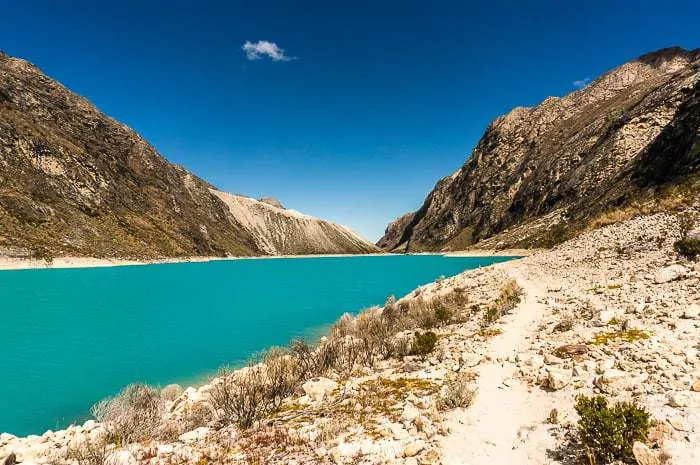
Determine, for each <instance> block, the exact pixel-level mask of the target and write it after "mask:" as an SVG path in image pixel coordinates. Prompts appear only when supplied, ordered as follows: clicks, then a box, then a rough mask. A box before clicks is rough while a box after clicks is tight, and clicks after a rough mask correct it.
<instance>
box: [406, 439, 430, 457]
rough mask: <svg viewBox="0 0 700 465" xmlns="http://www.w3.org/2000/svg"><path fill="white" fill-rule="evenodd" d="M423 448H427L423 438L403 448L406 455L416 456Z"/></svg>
mask: <svg viewBox="0 0 700 465" xmlns="http://www.w3.org/2000/svg"><path fill="white" fill-rule="evenodd" d="M423 449H425V443H424V442H423V441H421V440H418V441H415V442H410V443H408V444H406V447H405V448H404V450H403V454H404V456H405V457H414V456H416V455H418V454H419V453H420V451H422V450H423Z"/></svg>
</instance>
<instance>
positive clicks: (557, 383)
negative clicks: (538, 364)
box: [546, 368, 571, 391]
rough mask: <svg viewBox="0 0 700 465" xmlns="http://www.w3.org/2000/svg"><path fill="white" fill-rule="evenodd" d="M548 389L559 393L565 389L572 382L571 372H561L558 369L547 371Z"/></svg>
mask: <svg viewBox="0 0 700 465" xmlns="http://www.w3.org/2000/svg"><path fill="white" fill-rule="evenodd" d="M547 371H548V373H547V381H546V384H547V387H548V388H550V389H553V390H555V391H558V390H559V389H562V388H564V387H565V386H567V385H568V384H569V383H570V382H571V374H570V372H569V370H560V369H556V368H550V369H548V370H547Z"/></svg>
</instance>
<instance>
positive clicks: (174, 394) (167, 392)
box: [160, 384, 182, 401]
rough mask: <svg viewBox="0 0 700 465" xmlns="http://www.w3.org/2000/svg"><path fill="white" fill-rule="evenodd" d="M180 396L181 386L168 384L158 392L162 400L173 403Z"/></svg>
mask: <svg viewBox="0 0 700 465" xmlns="http://www.w3.org/2000/svg"><path fill="white" fill-rule="evenodd" d="M181 394H182V386H180V385H179V384H168V385H167V386H165V387H164V388H163V389H161V390H160V396H161V397H162V398H163V400H169V401H174V400H175V399H177V398H178V397H180V395H181Z"/></svg>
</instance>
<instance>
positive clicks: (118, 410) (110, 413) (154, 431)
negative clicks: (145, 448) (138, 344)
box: [92, 384, 165, 444]
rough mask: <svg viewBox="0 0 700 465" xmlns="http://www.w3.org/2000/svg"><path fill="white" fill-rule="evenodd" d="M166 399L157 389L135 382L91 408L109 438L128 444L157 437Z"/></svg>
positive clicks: (112, 441) (111, 440) (114, 441)
mask: <svg viewBox="0 0 700 465" xmlns="http://www.w3.org/2000/svg"><path fill="white" fill-rule="evenodd" d="M164 411H165V402H164V400H163V398H162V397H161V393H160V391H159V390H158V389H155V388H152V387H150V386H146V385H145V384H132V385H129V386H127V387H126V388H124V389H123V390H122V391H121V392H120V393H119V394H117V395H116V396H114V397H111V398H107V399H104V400H102V401H100V402H98V403H97V404H95V405H94V406H93V407H92V415H93V416H94V417H95V419H97V421H99V422H101V423H103V424H104V426H105V429H106V431H107V441H108V442H110V443H115V444H129V443H131V442H138V441H144V440H147V439H150V438H153V437H157V436H158V434H159V433H160V429H161V426H162V425H163V414H164Z"/></svg>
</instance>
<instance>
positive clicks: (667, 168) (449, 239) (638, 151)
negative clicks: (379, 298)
mask: <svg viewBox="0 0 700 465" xmlns="http://www.w3.org/2000/svg"><path fill="white" fill-rule="evenodd" d="M699 127H700V49H698V50H695V51H686V50H683V49H680V48H670V49H664V50H660V51H657V52H654V53H650V54H647V55H644V56H642V57H640V58H638V59H636V60H634V61H632V62H629V63H626V64H624V65H622V66H620V67H618V68H616V69H614V70H612V71H610V72H608V73H606V74H604V75H603V76H601V77H600V78H598V79H597V80H595V81H594V82H592V83H591V84H590V85H588V86H587V87H585V88H584V89H581V90H578V91H576V92H573V93H572V94H569V95H567V96H565V97H563V98H557V97H550V98H547V99H546V100H545V101H544V102H542V103H541V104H540V105H538V106H536V107H532V108H516V109H514V110H513V111H511V112H510V113H508V114H507V115H505V116H502V117H499V118H497V119H496V120H495V121H493V122H492V123H491V124H490V125H489V127H488V128H487V129H486V132H485V133H484V135H483V137H482V138H481V140H480V141H479V143H478V144H477V146H476V148H475V149H474V151H473V153H472V155H471V157H469V159H468V160H467V162H466V163H465V164H464V166H462V168H460V169H459V170H458V171H457V172H455V173H454V174H452V175H451V176H448V177H446V178H444V179H442V180H440V181H439V182H438V183H437V185H436V186H435V188H434V190H433V191H432V192H431V193H430V194H429V195H428V197H427V198H426V200H425V202H424V204H423V205H422V206H421V208H420V209H419V210H417V211H416V212H413V213H409V214H407V215H404V216H402V217H401V218H399V219H397V220H396V221H394V222H393V223H391V224H389V226H388V227H387V230H386V234H385V236H384V237H383V238H382V239H380V241H379V242H378V245H379V246H380V247H382V248H384V249H386V250H412V251H418V250H439V249H447V250H458V249H463V248H465V247H469V246H472V245H473V244H475V243H478V242H481V243H482V244H484V245H488V246H489V247H531V246H550V245H552V244H554V243H558V242H561V240H563V239H565V238H567V237H570V236H571V235H573V233H574V232H576V231H578V230H581V229H584V228H585V227H586V226H587V225H588V224H589V223H590V222H591V221H592V220H594V219H595V218H597V217H599V216H600V215H601V214H604V213H606V212H608V211H609V210H610V209H612V208H620V207H630V206H632V205H637V204H639V203H643V202H644V201H645V200H646V199H652V198H658V197H660V196H662V197H663V196H669V195H670V196H675V197H682V196H683V190H688V189H689V190H693V191H694V190H697V188H698V182H697V181H698V179H697V174H698V172H700V132H699V131H698V128H699ZM676 200H678V201H682V199H678V198H677V199H676ZM666 206H668V205H666ZM489 238H491V239H490V240H488V241H486V242H483V241H484V240H485V239H489Z"/></svg>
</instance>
